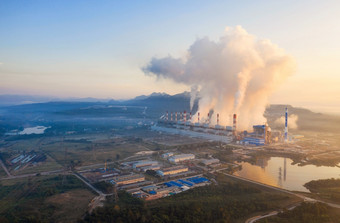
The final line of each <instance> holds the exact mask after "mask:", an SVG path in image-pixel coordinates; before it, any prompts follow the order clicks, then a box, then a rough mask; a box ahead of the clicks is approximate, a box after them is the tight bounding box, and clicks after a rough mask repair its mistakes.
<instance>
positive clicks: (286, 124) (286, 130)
mask: <svg viewBox="0 0 340 223" xmlns="http://www.w3.org/2000/svg"><path fill="white" fill-rule="evenodd" d="M285 142H288V108H287V107H286V112H285Z"/></svg>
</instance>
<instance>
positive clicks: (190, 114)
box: [189, 112, 191, 122]
mask: <svg viewBox="0 0 340 223" xmlns="http://www.w3.org/2000/svg"><path fill="white" fill-rule="evenodd" d="M189 121H190V122H191V112H190V119H189Z"/></svg>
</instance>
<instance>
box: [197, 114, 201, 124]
mask: <svg viewBox="0 0 340 223" xmlns="http://www.w3.org/2000/svg"><path fill="white" fill-rule="evenodd" d="M197 120H198V124H199V123H200V113H199V112H198V119H197Z"/></svg>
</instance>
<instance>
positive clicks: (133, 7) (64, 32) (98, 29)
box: [0, 0, 340, 113]
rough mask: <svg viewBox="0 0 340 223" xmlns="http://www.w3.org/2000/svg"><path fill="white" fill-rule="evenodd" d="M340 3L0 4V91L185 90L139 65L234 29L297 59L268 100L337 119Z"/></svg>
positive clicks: (129, 93)
mask: <svg viewBox="0 0 340 223" xmlns="http://www.w3.org/2000/svg"><path fill="white" fill-rule="evenodd" d="M339 11H340V1H313V0H308V1H307V0H300V1H292V0H284V1H200V0H198V1H152V0H150V1H114V0H111V1H86V0H79V1H77V0H72V1H67V0H66V1H62V0H58V1H29V0H23V1H20V0H15V1H12V0H8V1H4V0H0V34H1V35H0V94H25V95H46V96H57V97H97V98H114V99H127V98H132V97H135V96H137V95H141V94H150V93H152V92H167V93H169V94H176V93H180V92H183V91H185V90H186V91H189V90H190V87H189V86H186V85H184V84H178V83H174V82H172V81H170V80H164V79H156V78H155V77H153V76H148V75H145V74H144V73H143V71H142V70H141V68H142V67H143V66H145V65H146V64H147V63H148V62H149V61H150V59H151V58H153V57H165V56H168V55H171V56H173V57H184V56H185V54H186V52H187V50H188V48H189V47H190V45H191V44H192V43H193V42H194V41H195V40H197V39H198V38H203V37H209V38H210V39H212V40H217V39H218V38H219V37H220V36H221V35H223V33H224V30H225V27H227V26H228V27H235V26H237V25H240V26H242V27H243V28H244V29H245V30H247V32H248V33H250V34H252V35H255V36H257V37H258V38H261V39H269V40H270V41H271V42H273V43H274V44H277V45H278V46H279V47H280V48H283V49H285V51H286V53H288V54H290V55H291V56H292V57H293V58H294V59H295V61H296V64H297V69H296V72H295V74H294V75H293V76H291V77H289V78H288V80H287V81H286V82H285V83H284V84H283V85H281V86H280V87H279V88H278V89H277V90H276V91H275V92H274V93H273V95H272V96H271V97H270V103H277V104H291V105H294V106H300V107H306V108H310V109H313V110H315V111H323V112H329V113H340V87H339V86H340V68H339V62H340V25H339V24H340V13H339Z"/></svg>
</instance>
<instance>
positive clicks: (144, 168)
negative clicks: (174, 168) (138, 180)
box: [139, 165, 161, 172]
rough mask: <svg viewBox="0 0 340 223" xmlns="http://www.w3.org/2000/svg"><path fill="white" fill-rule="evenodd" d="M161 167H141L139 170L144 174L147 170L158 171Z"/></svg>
mask: <svg viewBox="0 0 340 223" xmlns="http://www.w3.org/2000/svg"><path fill="white" fill-rule="evenodd" d="M160 168H161V167H160V166H159V165H151V166H143V167H141V168H139V169H140V170H141V171H143V172H146V171H147V170H159V169H160Z"/></svg>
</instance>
